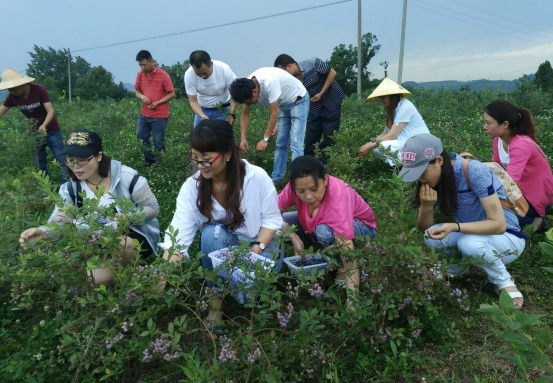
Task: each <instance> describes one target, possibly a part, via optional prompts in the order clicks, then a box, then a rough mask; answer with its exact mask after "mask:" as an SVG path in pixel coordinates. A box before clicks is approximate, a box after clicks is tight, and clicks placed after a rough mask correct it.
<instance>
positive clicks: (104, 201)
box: [81, 181, 115, 206]
mask: <svg viewBox="0 0 553 383" xmlns="http://www.w3.org/2000/svg"><path fill="white" fill-rule="evenodd" d="M81 188H82V189H83V190H84V191H85V192H86V198H96V195H95V194H94V192H93V191H92V189H90V187H88V184H87V183H86V181H81ZM112 189H113V185H112ZM112 192H113V190H110V191H108V192H107V193H105V194H104V195H103V196H102V197H100V203H99V204H98V205H99V206H109V205H111V204H112V203H113V202H114V201H115V200H114V199H113V197H112V196H111V195H110V193H112Z"/></svg>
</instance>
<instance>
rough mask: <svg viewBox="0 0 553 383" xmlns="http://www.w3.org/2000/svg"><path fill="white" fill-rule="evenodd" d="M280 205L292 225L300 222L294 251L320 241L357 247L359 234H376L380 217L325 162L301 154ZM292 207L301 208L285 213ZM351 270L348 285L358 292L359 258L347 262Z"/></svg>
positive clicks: (279, 201)
mask: <svg viewBox="0 0 553 383" xmlns="http://www.w3.org/2000/svg"><path fill="white" fill-rule="evenodd" d="M278 206H279V208H280V211H281V212H282V213H283V219H284V221H285V222H286V224H288V225H296V227H297V231H296V233H292V234H291V235H290V239H291V240H292V244H293V246H294V250H295V251H296V253H300V252H301V251H302V250H303V249H304V248H309V247H311V246H313V244H314V242H318V243H319V244H320V245H322V246H323V247H328V246H331V245H333V244H336V245H339V246H342V247H343V248H346V249H353V239H355V237H359V236H363V237H367V236H369V237H370V238H371V239H372V238H374V236H375V235H376V230H375V229H376V219H375V217H374V213H373V211H372V209H371V207H370V206H369V205H368V204H367V203H366V202H365V200H363V198H361V196H360V195H359V194H357V192H356V191H355V190H353V188H352V187H351V186H349V185H348V184H347V183H345V182H344V181H342V180H341V179H338V178H336V177H333V176H331V175H328V174H327V173H326V170H325V167H324V165H323V163H322V162H321V161H319V160H318V159H316V158H314V157H309V156H304V157H298V158H296V159H295V160H294V161H292V164H291V165H290V182H289V183H288V185H286V187H285V188H284V190H283V191H282V192H281V193H280V195H279V196H278ZM292 206H296V208H297V211H294V212H288V213H284V211H286V210H287V209H289V208H290V207H292ZM350 268H351V269H352V270H353V272H348V275H347V277H346V276H345V275H344V276H343V278H345V280H346V287H347V288H348V290H351V291H356V290H357V286H358V285H359V268H358V267H357V262H356V261H349V262H346V263H345V264H344V269H345V270H346V271H347V270H348V269H350Z"/></svg>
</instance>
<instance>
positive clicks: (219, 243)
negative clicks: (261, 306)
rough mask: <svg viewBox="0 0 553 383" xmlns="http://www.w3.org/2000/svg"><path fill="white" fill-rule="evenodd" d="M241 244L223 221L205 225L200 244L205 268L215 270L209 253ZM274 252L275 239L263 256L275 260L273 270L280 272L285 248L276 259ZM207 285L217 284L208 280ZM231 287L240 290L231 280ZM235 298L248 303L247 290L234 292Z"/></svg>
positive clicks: (275, 252)
mask: <svg viewBox="0 0 553 383" xmlns="http://www.w3.org/2000/svg"><path fill="white" fill-rule="evenodd" d="M254 242H255V241H254ZM239 244H240V240H239V239H238V237H237V236H236V234H234V233H233V232H232V231H230V230H229V229H228V228H226V227H225V225H223V224H222V223H219V222H214V223H211V224H209V225H207V226H205V227H204V228H203V230H202V234H201V236H200V244H199V250H200V251H201V252H202V253H203V254H204V256H203V257H202V267H203V268H204V269H209V270H213V264H212V262H211V258H209V257H208V254H209V253H211V252H213V251H216V250H221V249H224V248H228V247H229V246H238V245H239ZM273 254H275V255H276V254H278V253H277V248H276V246H275V244H274V239H273V240H272V241H271V242H270V243H269V244H268V245H267V246H266V247H265V250H263V252H262V253H261V256H262V257H265V258H269V259H272V260H273V261H275V264H276V267H275V268H274V269H273V272H275V273H278V272H279V271H280V269H281V268H282V264H283V262H284V249H282V251H281V252H280V255H278V257H279V259H274V257H275V256H274V255H273ZM207 285H208V287H217V285H216V284H214V283H212V282H208V283H207ZM231 288H232V289H233V290H238V288H237V286H236V284H235V283H234V281H231ZM234 299H236V300H237V301H238V302H239V303H241V304H245V303H247V302H248V297H247V291H240V290H238V291H236V292H235V293H234Z"/></svg>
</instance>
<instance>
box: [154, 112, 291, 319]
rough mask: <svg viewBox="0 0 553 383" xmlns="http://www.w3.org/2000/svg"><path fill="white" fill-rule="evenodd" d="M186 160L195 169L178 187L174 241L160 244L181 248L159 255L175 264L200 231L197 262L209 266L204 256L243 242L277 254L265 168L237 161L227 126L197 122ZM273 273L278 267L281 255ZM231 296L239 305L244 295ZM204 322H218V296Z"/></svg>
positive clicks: (273, 198) (274, 209)
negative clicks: (206, 320) (179, 250)
mask: <svg viewBox="0 0 553 383" xmlns="http://www.w3.org/2000/svg"><path fill="white" fill-rule="evenodd" d="M188 143H189V145H190V149H191V151H190V157H189V158H190V162H192V163H193V164H194V165H196V166H197V167H198V171H197V172H196V174H194V175H193V176H192V177H190V178H188V179H187V180H186V182H185V183H184V184H183V185H182V187H181V189H180V192H179V195H178V197H177V210H176V211H175V215H174V216H173V220H172V222H171V226H172V227H173V228H174V229H175V230H177V229H178V235H177V237H176V243H172V242H171V238H170V236H169V234H166V235H165V243H164V246H163V247H165V248H166V249H169V248H170V247H171V246H182V249H181V252H182V253H181V252H175V253H174V254H171V255H170V254H169V253H168V251H166V252H165V254H164V258H165V259H169V257H170V261H171V262H178V261H181V260H182V259H183V257H188V248H189V247H190V245H191V244H192V242H193V240H194V237H195V235H196V231H197V230H198V229H200V231H201V236H200V241H199V242H200V244H199V246H200V251H201V252H202V253H203V254H204V256H203V258H202V266H203V267H204V268H205V269H213V265H212V263H211V259H210V258H209V257H208V256H207V254H209V253H211V252H213V251H215V250H220V249H223V248H227V247H229V246H236V245H238V244H239V243H240V242H241V241H244V240H245V241H248V242H249V243H250V246H251V251H252V252H254V253H256V254H260V255H262V256H264V257H266V258H273V254H275V253H276V252H277V249H276V247H275V245H274V241H273V237H274V236H275V233H276V231H277V230H278V229H280V228H281V227H282V217H281V215H280V211H279V210H278V197H277V192H276V189H275V187H274V185H273V182H272V181H271V177H269V176H268V175H267V173H266V172H265V170H263V169H261V168H259V167H257V166H254V165H251V164H250V163H248V162H247V161H246V160H241V159H240V154H239V148H238V146H237V145H236V143H235V141H234V132H233V129H232V126H231V125H230V124H229V123H228V122H227V121H224V120H212V119H209V120H203V121H201V122H200V123H199V124H198V125H197V126H196V128H195V129H194V130H193V131H192V133H190V136H189V138H188ZM275 261H277V265H276V267H275V271H276V272H278V271H279V270H280V268H281V267H282V257H281V259H279V260H275ZM235 298H236V299H237V300H238V301H239V302H240V303H244V301H245V294H243V292H237V294H235ZM210 306H211V307H210V312H209V316H208V321H210V322H211V323H213V324H214V325H215V326H219V325H220V324H221V321H222V312H221V310H222V307H221V299H220V298H219V297H213V298H212V299H211V301H210Z"/></svg>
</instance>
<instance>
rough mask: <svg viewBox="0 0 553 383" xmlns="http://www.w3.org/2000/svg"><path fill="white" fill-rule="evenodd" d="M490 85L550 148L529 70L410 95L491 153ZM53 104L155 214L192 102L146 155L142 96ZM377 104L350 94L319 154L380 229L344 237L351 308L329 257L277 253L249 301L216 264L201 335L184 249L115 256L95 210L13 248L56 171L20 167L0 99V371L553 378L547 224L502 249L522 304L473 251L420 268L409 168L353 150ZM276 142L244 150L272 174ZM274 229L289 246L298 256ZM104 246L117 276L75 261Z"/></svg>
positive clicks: (47, 196) (183, 145)
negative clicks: (95, 275)
mask: <svg viewBox="0 0 553 383" xmlns="http://www.w3.org/2000/svg"><path fill="white" fill-rule="evenodd" d="M498 98H508V99H511V100H512V101H513V102H514V103H515V104H516V105H517V106H519V107H528V108H530V109H531V110H532V111H533V113H534V115H535V119H536V122H537V124H538V129H539V139H540V144H541V146H542V148H543V149H544V151H545V153H546V154H547V155H548V156H551V155H552V154H553V110H552V108H551V106H552V105H553V96H551V95H549V94H546V93H543V92H541V91H540V90H538V89H537V88H535V87H534V86H533V85H532V84H530V83H527V82H522V83H521V87H520V88H519V89H518V90H517V91H514V92H512V93H509V94H500V93H497V92H492V91H480V92H477V93H476V92H470V91H459V92H457V91H450V90H441V91H430V90H422V91H415V92H414V94H413V95H412V96H411V100H412V101H413V102H414V104H415V105H416V106H417V108H418V109H419V111H420V112H421V114H422V116H423V117H424V119H425V121H426V123H427V124H428V126H429V128H430V130H431V132H432V133H434V134H435V135H437V136H439V137H441V138H442V140H443V142H444V146H445V147H446V148H447V149H448V150H450V151H451V152H461V151H468V152H471V153H473V154H474V155H476V156H477V157H478V158H479V159H481V160H486V161H489V160H491V156H492V148H491V139H489V138H488V137H487V135H486V134H485V132H484V131H483V122H482V113H483V108H484V107H485V105H487V104H488V103H489V102H491V101H493V100H495V99H498ZM54 108H55V110H56V114H57V116H58V119H59V121H60V124H61V126H62V131H63V134H64V137H65V136H67V133H68V132H70V131H71V130H75V129H83V128H86V129H92V130H95V131H96V132H98V133H99V134H100V135H101V136H102V138H103V141H104V151H105V152H106V153H107V154H109V155H110V156H111V157H112V158H114V159H117V160H120V161H121V162H122V163H124V164H126V165H128V166H130V167H132V168H135V169H136V170H138V171H139V172H140V173H141V174H142V175H144V176H145V177H146V178H147V179H148V181H149V183H150V186H151V188H152V190H153V191H154V193H155V194H156V196H157V198H158V201H159V203H160V206H161V212H160V216H159V220H160V224H161V228H162V230H165V229H166V228H167V226H168V225H169V222H170V221H171V218H172V215H173V212H174V210H175V199H176V196H177V194H178V192H179V189H180V186H181V185H182V183H183V182H184V180H185V179H186V178H187V177H188V176H189V175H190V172H191V168H190V165H189V163H188V161H187V155H188V145H187V136H188V133H189V132H190V130H191V129H192V121H193V114H192V112H191V110H190V108H189V106H188V103H187V101H186V100H177V101H174V102H171V106H170V108H171V118H170V120H169V124H168V128H167V135H166V144H167V154H166V156H165V157H164V158H163V161H162V162H161V163H160V164H159V165H157V166H154V167H146V166H144V165H143V156H142V153H141V151H140V146H139V143H138V141H137V139H136V137H135V130H136V123H137V120H138V115H139V110H140V105H139V103H138V101H137V100H129V99H124V100H122V101H120V102H115V101H110V100H99V101H80V100H76V101H74V102H73V103H72V104H69V103H67V102H65V101H64V100H58V101H56V100H54ZM267 119H268V110H266V109H263V108H254V109H253V110H252V114H251V121H252V122H251V126H250V133H249V134H250V139H251V141H250V148H253V147H254V145H253V144H254V142H257V141H258V140H259V137H261V136H262V134H263V133H262V132H263V131H264V130H265V127H266V123H267ZM383 121H384V112H383V109H382V106H381V105H379V104H367V103H363V102H359V101H357V100H356V99H353V98H350V99H346V100H345V102H344V105H343V109H342V125H341V130H340V132H339V133H338V134H337V136H336V137H335V140H336V143H337V145H336V146H335V147H334V148H332V150H331V151H330V153H329V154H330V161H329V164H328V170H329V172H330V173H331V174H332V175H334V176H336V177H339V178H342V179H343V180H345V181H346V182H348V183H349V184H351V185H352V186H353V187H354V188H355V189H356V190H357V191H358V192H359V194H360V195H361V196H363V198H365V199H366V201H367V202H368V203H369V204H370V205H371V207H372V208H373V210H374V212H375V215H376V218H377V224H378V229H377V236H376V238H375V240H374V241H372V242H371V243H370V244H369V245H368V246H357V247H356V249H355V250H352V251H349V252H347V253H342V254H341V255H342V256H344V257H353V258H356V259H358V260H359V263H360V265H361V270H362V281H361V286H360V292H359V297H358V299H359V303H358V308H357V310H355V311H354V312H351V311H349V310H347V308H346V292H345V291H344V290H343V289H340V288H338V287H335V286H333V285H334V278H335V272H332V271H331V272H330V273H329V274H327V275H324V276H306V277H297V276H293V275H291V274H290V273H289V271H288V270H287V269H286V267H284V268H283V270H282V272H281V273H280V274H278V275H277V274H270V273H265V272H264V271H263V270H262V269H260V268H258V269H257V270H256V272H255V273H256V277H257V280H258V283H256V284H255V286H254V287H253V288H252V292H251V294H252V295H253V296H256V297H258V299H254V300H252V301H251V302H250V303H248V304H246V305H244V306H242V305H239V304H238V303H236V302H235V301H234V300H233V299H232V291H231V290H230V289H229V288H228V283H226V282H225V281H219V282H220V283H221V286H222V287H223V290H224V296H225V298H224V300H225V308H226V311H225V314H226V317H225V325H224V328H223V335H222V336H218V337H214V336H213V335H212V334H211V333H210V332H208V331H207V327H208V326H207V323H206V321H205V317H206V315H207V310H206V308H207V305H206V302H207V301H208V300H209V297H210V294H212V291H210V289H208V288H206V282H207V281H217V280H218V279H220V277H218V276H217V275H216V274H215V273H214V272H209V271H207V270H203V269H202V268H201V266H200V265H201V264H200V262H199V257H200V255H195V254H194V251H191V252H190V253H191V259H190V260H189V261H186V262H183V263H182V264H180V265H178V266H176V267H175V266H172V265H169V264H167V263H165V262H163V261H162V260H159V259H138V260H137V261H136V262H135V263H134V264H131V265H128V266H126V267H122V266H120V265H118V264H116V263H112V262H110V260H111V256H112V255H113V254H115V253H116V252H117V244H118V240H117V238H118V237H119V236H121V235H122V234H123V232H122V229H115V230H113V231H106V233H105V236H104V237H103V238H102V239H97V238H96V237H95V236H93V232H94V230H95V229H97V227H94V224H92V225H91V227H90V232H83V231H78V230H76V228H75V227H74V226H72V225H65V226H64V227H63V233H62V235H59V236H58V237H57V238H56V239H55V240H51V241H45V242H43V243H39V244H37V245H35V246H33V247H31V248H30V249H29V250H27V251H24V250H22V248H20V247H19V245H18V238H19V233H20V232H22V231H23V230H24V229H26V228H29V227H36V226H39V225H41V224H43V223H44V222H45V221H46V220H47V218H48V216H49V214H50V213H51V211H52V209H53V207H54V204H55V203H56V201H57V200H58V198H57V187H58V185H59V176H58V174H57V171H55V161H53V158H50V160H51V161H50V163H49V167H50V169H51V178H42V177H40V176H39V175H37V174H35V173H33V171H34V168H33V165H32V158H33V155H34V154H33V150H32V148H31V145H30V140H31V138H30V137H29V135H28V133H27V131H28V128H27V124H26V121H25V120H24V119H23V117H22V116H21V113H19V112H17V111H15V110H14V111H11V112H10V113H8V115H7V116H6V117H4V119H3V120H0V169H1V177H0V194H1V195H2V198H1V199H0V233H1V234H2V241H3V245H2V247H1V249H0V381H2V382H97V381H108V382H151V383H154V382H234V383H237V382H373V381H375V382H376V381H378V382H488V383H489V382H515V381H524V382H533V381H539V382H546V381H551V380H550V379H552V378H548V377H550V376H553V370H552V368H553V365H552V364H551V362H550V361H549V356H551V355H552V351H551V348H550V343H551V332H550V331H549V330H550V328H551V326H552V325H553V304H552V302H553V290H552V289H551V286H552V285H553V274H551V273H549V272H548V269H547V268H551V266H553V251H551V250H552V249H553V246H552V245H551V244H549V243H548V240H549V242H551V240H553V237H552V238H547V237H546V236H545V235H544V234H543V233H539V234H530V235H529V239H528V241H527V247H526V250H525V251H524V253H523V254H522V256H521V257H520V259H519V260H517V261H516V262H514V263H512V264H510V265H509V270H510V271H511V273H512V275H513V276H514V278H515V279H516V281H517V285H518V287H519V289H520V290H521V291H522V292H523V294H524V296H525V304H524V308H523V310H522V312H514V311H513V310H512V307H511V304H510V302H509V300H508V299H506V297H503V299H502V300H501V304H499V305H498V303H499V298H498V297H497V296H496V295H495V294H494V293H493V289H492V287H491V286H490V285H489V284H488V283H487V280H486V277H485V275H484V273H483V272H481V271H480V270H479V269H478V268H476V267H473V268H471V273H470V275H469V276H468V277H467V278H466V279H462V280H457V279H456V280H447V279H446V280H443V281H438V280H436V279H435V278H434V276H433V274H432V273H431V272H429V270H430V269H431V268H436V267H440V262H439V258H438V256H437V255H436V254H434V253H432V252H430V251H429V250H427V249H426V248H425V247H424V243H423V238H422V233H421V232H419V231H417V230H416V229H415V220H416V216H417V212H416V211H415V210H414V209H413V208H412V207H411V203H410V200H411V198H412V194H413V185H412V184H406V183H403V182H401V181H400V180H398V178H397V173H396V172H395V171H393V170H392V169H390V168H387V167H386V166H385V165H384V164H383V163H382V161H380V160H379V159H378V158H375V157H374V156H369V157H367V158H359V157H357V156H356V152H357V149H358V147H359V146H360V145H362V144H363V143H364V142H366V141H368V139H369V137H372V136H374V135H376V134H378V133H379V132H381V131H382V127H383ZM237 134H238V132H237ZM273 153H274V140H272V143H271V145H270V146H269V148H268V150H267V152H265V153H259V154H256V153H253V152H250V153H247V154H245V158H247V159H248V161H250V162H252V163H254V164H256V165H259V166H261V167H263V168H265V169H266V170H267V171H268V172H269V173H270V171H271V170H272V164H273ZM283 186H284V185H282V187H283ZM129 204H130V202H127V206H129ZM129 207H130V206H129ZM90 209H94V206H93V204H85V207H84V208H83V209H81V211H79V212H78V214H79V215H82V214H86V211H87V210H88V211H90ZM106 214H107V213H106ZM440 219H443V220H447V219H448V218H447V217H441V218H440ZM449 219H450V218H449ZM121 226H124V225H120V227H121ZM281 240H282V241H284V240H285V238H282V239H281ZM286 246H287V247H286V249H287V256H291V255H293V253H292V251H291V247H290V246H289V245H286ZM193 248H197V247H194V245H193V247H191V249H193ZM330 251H331V252H337V251H338V250H330ZM106 262H107V264H108V265H111V267H113V268H114V270H115V271H116V276H117V277H116V281H115V283H113V284H111V285H108V286H95V285H92V284H91V283H89V282H88V281H87V279H86V272H85V270H86V269H94V268H97V267H98V266H99V265H100V264H103V263H106ZM444 266H445V262H443V263H441V267H444ZM549 270H550V269H549ZM162 280H163V281H166V282H167V288H166V289H165V290H163V291H160V290H158V289H156V288H155V286H156V285H157V284H158V282H159V281H162ZM225 286H226V288H225Z"/></svg>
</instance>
